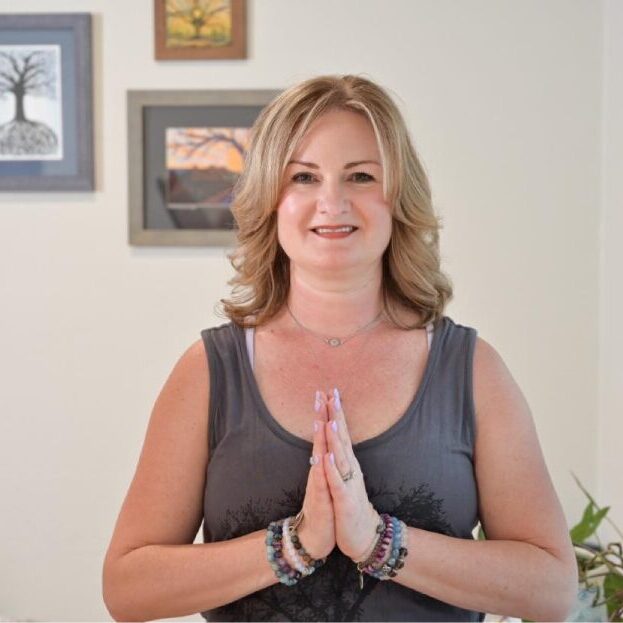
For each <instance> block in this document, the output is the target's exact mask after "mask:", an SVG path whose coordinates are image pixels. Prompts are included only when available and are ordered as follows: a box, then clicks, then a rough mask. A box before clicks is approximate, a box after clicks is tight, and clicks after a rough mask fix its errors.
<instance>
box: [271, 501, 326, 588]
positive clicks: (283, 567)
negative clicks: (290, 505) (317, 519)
mask: <svg viewBox="0 0 623 623" xmlns="http://www.w3.org/2000/svg"><path fill="white" fill-rule="evenodd" d="M302 518H303V513H302V511H301V512H299V513H298V515H296V517H288V518H286V519H280V520H278V521H273V522H271V523H270V525H269V526H268V531H267V534H266V555H267V558H268V562H269V563H270V566H271V567H272V568H273V570H274V572H275V574H276V576H277V578H278V579H279V581H280V582H281V583H282V584H286V585H288V586H293V585H294V584H296V583H297V582H298V581H299V580H300V579H301V577H303V576H307V575H311V574H312V573H313V572H314V571H315V570H316V569H318V568H319V567H321V566H322V565H323V564H324V563H325V562H326V560H327V559H326V558H320V559H317V560H316V559H314V558H312V557H311V556H310V555H309V554H308V553H307V552H306V551H305V549H304V548H303V545H302V544H301V541H300V539H299V538H298V534H297V531H296V529H297V527H298V525H299V524H300V522H301V520H302ZM284 547H285V548H286V551H287V552H288V553H289V554H290V558H291V560H292V561H293V563H294V565H295V568H292V567H291V566H290V565H289V564H288V561H287V560H286V558H285V556H284V555H283V549H284Z"/></svg>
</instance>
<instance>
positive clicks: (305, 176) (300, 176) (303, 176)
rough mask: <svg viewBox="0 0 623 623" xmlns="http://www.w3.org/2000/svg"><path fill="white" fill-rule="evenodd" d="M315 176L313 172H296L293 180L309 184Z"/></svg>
mask: <svg viewBox="0 0 623 623" xmlns="http://www.w3.org/2000/svg"><path fill="white" fill-rule="evenodd" d="M313 177H314V176H313V175H312V174H311V173H296V174H295V175H293V176H292V181H293V182H297V183H300V184H309V183H310V182H312V181H313Z"/></svg>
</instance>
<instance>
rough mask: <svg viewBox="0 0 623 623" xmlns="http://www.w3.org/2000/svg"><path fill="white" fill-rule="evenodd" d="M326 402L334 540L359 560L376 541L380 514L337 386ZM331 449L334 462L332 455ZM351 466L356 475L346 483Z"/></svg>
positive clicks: (327, 463)
mask: <svg viewBox="0 0 623 623" xmlns="http://www.w3.org/2000/svg"><path fill="white" fill-rule="evenodd" d="M336 399H337V400H336ZM327 405H328V413H329V422H327V424H326V438H327V445H328V448H329V452H328V453H327V454H326V455H325V459H324V465H325V473H326V475H327V481H328V484H329V490H330V492H331V498H332V499H333V512H334V515H335V540H336V543H337V546H338V547H339V548H340V550H341V551H342V553H343V554H345V555H346V556H348V557H349V558H351V559H352V560H357V561H359V560H361V558H362V557H363V556H364V554H365V553H366V552H367V551H368V549H369V547H370V546H371V544H372V542H373V540H374V537H375V534H376V526H377V525H378V522H379V515H378V513H377V512H376V510H374V507H373V506H372V504H371V503H370V501H369V500H368V493H367V491H366V487H365V483H364V480H363V473H362V471H361V467H360V466H359V461H358V460H357V458H356V457H355V453H354V452H353V444H352V441H351V439H350V434H349V432H348V426H347V424H346V418H345V416H344V410H343V409H342V407H341V405H339V393H338V390H337V389H336V390H334V392H333V396H331V398H330V400H329V401H328V403H327ZM333 422H336V423H337V431H334V430H333V427H332V423H333ZM331 452H332V453H333V455H334V457H335V463H332V462H331V460H330V458H329V453H331ZM351 469H352V470H353V477H352V478H351V479H350V480H347V481H345V482H344V481H343V480H342V475H344V476H346V475H347V474H348V472H349V470H351Z"/></svg>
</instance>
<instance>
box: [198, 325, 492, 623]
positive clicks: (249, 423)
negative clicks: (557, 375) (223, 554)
mask: <svg viewBox="0 0 623 623" xmlns="http://www.w3.org/2000/svg"><path fill="white" fill-rule="evenodd" d="M476 335H477V333H476V330H475V329H473V328H471V327H465V326H462V325H460V324H456V323H455V322H454V321H453V320H452V319H450V318H449V317H448V316H444V317H443V318H442V319H441V320H440V321H439V322H438V323H437V325H436V326H435V327H434V333H433V334H432V343H431V345H430V350H429V355H428V360H427V363H426V367H425V370H424V374H423V377H422V380H421V382H420V386H419V388H418V390H417V392H416V394H415V396H414V397H413V400H412V402H411V404H410V405H409V407H408V408H407V410H406V411H405V413H404V414H403V415H402V416H401V418H400V419H399V420H398V421H396V422H395V423H394V424H392V425H391V426H390V427H389V428H388V429H387V430H385V431H384V432H382V433H380V434H379V435H377V436H375V437H373V438H371V439H367V440H364V441H362V442H360V443H357V444H355V445H354V446H353V450H354V452H355V455H356V456H357V459H358V461H359V463H360V465H361V469H362V471H363V473H364V474H365V482H366V489H367V491H368V496H369V499H370V501H371V502H372V504H373V505H374V507H375V508H376V510H377V511H378V512H379V513H382V512H386V513H389V514H391V515H395V516H396V517H398V518H400V519H402V520H403V521H404V522H405V523H406V524H407V525H408V526H413V527H416V528H421V529H424V530H430V531H432V532H437V533H439V534H446V535H449V536H453V537H458V538H462V539H472V538H473V537H472V531H473V530H474V528H475V526H476V525H477V523H478V497H477V488H476V481H475V478H474V465H473V453H474V436H475V429H474V424H475V422H474V419H475V414H474V405H473V397H472V361H473V352H474V344H475V341H476ZM201 336H202V338H203V341H204V345H205V349H206V353H207V357H208V361H209V366H210V404H209V424H210V425H209V461H208V469H207V474H206V485H205V495H204V522H203V540H204V543H211V542H214V541H224V540H228V539H232V538H235V537H238V536H242V535H244V534H248V533H250V532H254V531H256V530H260V529H265V528H266V527H267V526H268V524H269V523H270V522H271V521H273V520H276V519H280V518H283V517H287V516H289V515H295V514H296V513H297V512H298V511H299V510H300V508H301V505H302V502H303V498H304V496H305V485H306V482H307V475H308V472H309V456H310V454H311V449H312V444H311V443H310V442H308V441H306V440H305V439H302V438H300V437H297V436H296V435H294V434H292V433H291V432H289V431H288V430H286V429H285V428H284V427H283V426H281V424H279V422H277V420H276V419H275V418H274V417H273V416H272V415H271V413H270V412H269V410H268V408H267V406H266V404H265V403H264V400H263V398H262V396H261V394H260V391H259V387H258V385H257V382H256V380H255V376H254V374H253V368H252V361H251V359H250V356H249V351H248V350H247V339H246V336H245V330H244V329H243V328H241V327H239V326H238V325H236V324H234V323H232V322H228V323H226V324H223V325H220V326H218V327H214V328H211V329H204V330H203V331H201ZM409 556H417V543H410V544H409ZM201 615H202V616H203V618H204V619H205V620H206V621H482V620H483V619H484V613H481V612H473V611H470V610H465V609H462V608H457V607H455V606H452V605H449V604H446V603H443V602H441V601H438V600H436V599H433V598H432V597H429V596H428V595H425V594H423V593H420V592H418V591H414V590H412V589H409V588H407V587H405V586H402V585H400V584H398V583H396V582H393V581H391V580H389V581H379V580H377V579H375V578H372V577H369V576H366V577H365V583H364V588H363V590H360V589H359V582H358V574H357V569H356V567H355V564H354V563H353V562H352V561H351V560H350V559H348V558H347V557H346V556H344V555H343V554H342V553H341V552H340V551H339V549H338V548H337V547H336V548H335V549H334V550H333V552H332V553H331V554H330V555H329V557H328V559H327V562H326V564H325V565H324V566H322V567H320V569H318V570H317V571H316V572H315V573H313V574H312V575H311V576H309V577H306V578H303V579H301V580H300V581H299V582H298V583H297V584H295V585H294V586H285V585H284V584H280V583H278V584H274V585H273V586H270V587H268V588H266V589H263V590H260V591H257V592H255V593H252V594H250V595H247V596H246V597H243V598H242V599H239V600H237V601H234V602H232V603H229V604H225V605H224V606H221V607H219V608H214V609H212V610H206V611H204V612H202V613H201Z"/></svg>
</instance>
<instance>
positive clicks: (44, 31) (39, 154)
mask: <svg viewBox="0 0 623 623" xmlns="http://www.w3.org/2000/svg"><path fill="white" fill-rule="evenodd" d="M93 187H94V183H93V113H92V76H91V16H90V15H89V14H88V13H53V14H47V13H45V14H41V13H28V14H0V190H2V191H88V190H93Z"/></svg>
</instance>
